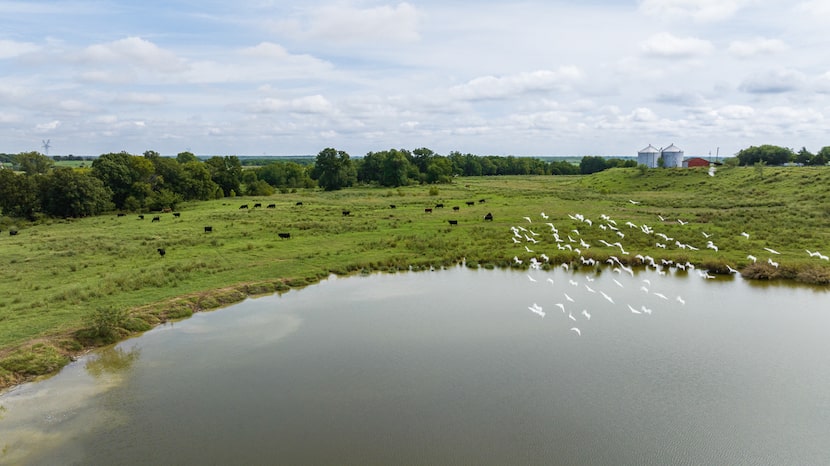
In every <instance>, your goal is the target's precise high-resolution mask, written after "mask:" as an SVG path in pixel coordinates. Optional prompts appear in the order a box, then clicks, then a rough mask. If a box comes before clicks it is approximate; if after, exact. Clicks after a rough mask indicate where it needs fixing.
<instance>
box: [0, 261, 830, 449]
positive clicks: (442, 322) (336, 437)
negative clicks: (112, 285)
mask: <svg viewBox="0 0 830 466" xmlns="http://www.w3.org/2000/svg"><path fill="white" fill-rule="evenodd" d="M560 305H561V306H560ZM563 309H564V310H563ZM583 311H584V312H583ZM828 311H830V294H828V293H827V292H825V291H823V290H817V289H812V288H808V287H792V286H788V285H781V284H777V285H757V284H752V283H749V282H746V281H744V280H742V279H740V278H733V279H715V280H709V279H704V278H701V277H700V276H699V275H698V274H696V273H694V271H691V272H689V273H688V274H678V273H670V274H668V275H666V276H664V275H661V274H658V273H657V272H654V271H651V270H639V271H637V270H635V271H634V273H632V274H628V273H626V272H619V273H615V272H612V271H611V270H610V269H603V270H602V272H601V273H597V274H593V273H592V274H584V273H578V272H572V271H566V270H563V269H562V268H557V269H555V270H552V271H541V270H531V271H523V272H517V271H508V270H470V269H467V268H463V267H458V268H452V269H449V270H442V271H436V272H419V273H401V274H394V275H383V274H378V275H370V276H360V277H348V278H334V277H332V278H330V279H328V280H325V281H323V282H321V283H319V284H316V285H313V286H309V287H307V288H305V289H302V290H295V291H291V292H288V293H285V294H283V295H274V296H267V297H261V298H256V299H248V300H246V301H244V302H242V303H239V304H236V305H233V306H230V307H228V308H225V309H222V310H217V311H214V312H208V313H200V314H196V315H194V316H193V317H192V318H190V319H187V320H184V321H181V322H175V323H171V324H167V325H164V326H162V327H159V328H157V329H154V330H152V331H150V332H147V333H145V334H144V335H142V336H140V337H138V338H134V339H131V340H128V341H125V342H122V343H121V344H119V345H117V346H114V347H112V348H108V349H106V350H103V351H99V352H95V353H92V354H90V355H89V356H87V357H85V358H83V359H81V360H79V361H77V362H75V363H73V364H71V365H70V366H68V367H66V368H65V369H64V370H63V371H62V372H61V373H60V374H58V375H57V376H55V377H52V378H50V379H48V380H45V381H42V382H38V383H33V384H27V385H24V386H21V387H18V388H17V389H15V390H13V391H11V392H9V393H7V394H5V395H4V396H3V397H2V398H0V405H2V406H3V407H4V408H5V410H4V412H3V413H2V415H3V419H2V420H0V447H2V448H3V451H2V456H0V463H4V462H8V463H12V464H85V465H89V464H273V463H281V464H400V463H409V464H427V463H428V464H447V463H466V464H517V463H519V464H542V463H546V464H551V463H556V464H597V465H607V464H617V465H622V464H638V465H642V464H655V465H662V464H730V465H740V464H747V465H750V464H751V465H759V464H787V465H794V464H823V463H824V464H826V461H827V459H828V458H830V442H828V441H827V439H829V438H830V391H828V390H827V387H830V358H828V357H827V355H828V354H830V338H828V329H830V312H828ZM542 314H544V316H542ZM588 316H590V318H589V317H588ZM574 329H578V331H577V330H574Z"/></svg>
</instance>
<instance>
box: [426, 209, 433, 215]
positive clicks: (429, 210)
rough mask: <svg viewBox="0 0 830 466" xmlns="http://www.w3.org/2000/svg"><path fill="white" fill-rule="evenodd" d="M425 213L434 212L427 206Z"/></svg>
mask: <svg viewBox="0 0 830 466" xmlns="http://www.w3.org/2000/svg"><path fill="white" fill-rule="evenodd" d="M424 213H426V214H431V213H432V209H430V208H426V209H424Z"/></svg>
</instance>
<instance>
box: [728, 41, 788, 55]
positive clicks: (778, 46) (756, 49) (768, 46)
mask: <svg viewBox="0 0 830 466" xmlns="http://www.w3.org/2000/svg"><path fill="white" fill-rule="evenodd" d="M785 50H787V45H786V44H785V43H784V42H783V41H781V40H778V39H765V38H763V37H756V38H754V39H749V40H736V41H734V42H732V43H731V44H729V48H728V49H727V51H728V52H729V53H730V54H732V55H733V56H735V57H738V58H751V57H755V56H758V55H771V54H774V53H778V52H783V51H785Z"/></svg>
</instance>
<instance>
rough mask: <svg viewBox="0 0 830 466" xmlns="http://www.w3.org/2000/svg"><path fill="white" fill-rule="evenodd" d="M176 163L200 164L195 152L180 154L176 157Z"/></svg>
mask: <svg viewBox="0 0 830 466" xmlns="http://www.w3.org/2000/svg"><path fill="white" fill-rule="evenodd" d="M176 162H179V163H181V164H185V163H190V162H199V158H198V157H196V156H195V155H193V152H187V151H186V152H179V153H178V155H176Z"/></svg>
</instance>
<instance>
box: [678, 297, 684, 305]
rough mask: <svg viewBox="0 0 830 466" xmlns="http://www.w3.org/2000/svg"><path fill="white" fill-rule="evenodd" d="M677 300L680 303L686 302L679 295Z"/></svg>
mask: <svg viewBox="0 0 830 466" xmlns="http://www.w3.org/2000/svg"><path fill="white" fill-rule="evenodd" d="M677 302H678V303H680V304H686V301H685V300H684V299H683V298H681V297H680V296H678V297H677Z"/></svg>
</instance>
